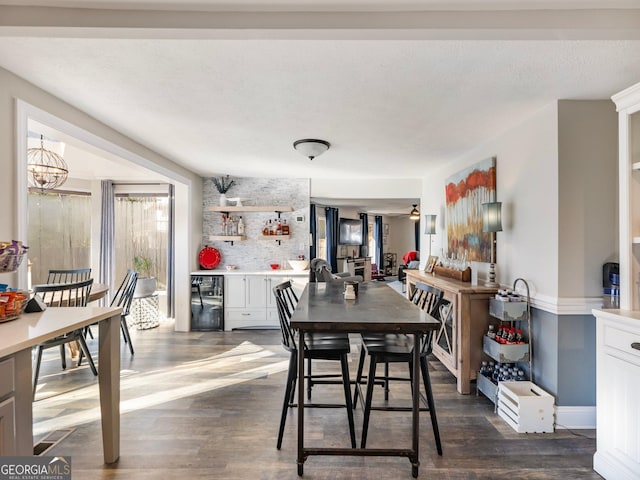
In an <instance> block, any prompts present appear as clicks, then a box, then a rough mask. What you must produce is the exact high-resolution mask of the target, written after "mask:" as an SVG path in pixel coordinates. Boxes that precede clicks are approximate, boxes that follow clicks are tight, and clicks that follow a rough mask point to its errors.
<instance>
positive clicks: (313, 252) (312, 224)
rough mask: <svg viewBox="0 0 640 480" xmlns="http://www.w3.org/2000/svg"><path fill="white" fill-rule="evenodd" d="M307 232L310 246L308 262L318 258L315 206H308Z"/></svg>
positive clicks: (313, 204)
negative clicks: (309, 237)
mask: <svg viewBox="0 0 640 480" xmlns="http://www.w3.org/2000/svg"><path fill="white" fill-rule="evenodd" d="M309 227H310V228H309V230H310V232H309V233H311V245H309V261H311V260H313V259H314V258H316V257H317V256H318V250H317V248H318V247H316V245H317V244H318V225H317V224H316V204H315V203H312V204H311V205H310V206H309Z"/></svg>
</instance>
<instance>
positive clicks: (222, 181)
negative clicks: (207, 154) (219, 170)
mask: <svg viewBox="0 0 640 480" xmlns="http://www.w3.org/2000/svg"><path fill="white" fill-rule="evenodd" d="M211 181H212V182H213V185H214V186H215V187H216V189H217V190H218V193H219V194H220V206H221V207H225V206H226V205H227V192H228V191H229V189H230V188H231V187H233V186H234V185H235V184H236V182H234V181H233V180H230V179H229V175H227V176H226V177H220V178H216V177H212V178H211Z"/></svg>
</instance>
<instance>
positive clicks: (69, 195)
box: [27, 190, 91, 288]
mask: <svg viewBox="0 0 640 480" xmlns="http://www.w3.org/2000/svg"><path fill="white" fill-rule="evenodd" d="M28 209H29V214H28V215H29V217H28V234H27V236H28V240H27V245H29V255H28V259H29V264H30V269H29V270H30V283H29V288H31V285H38V284H41V283H46V281H47V274H48V273H49V270H51V269H75V268H89V267H90V266H91V195H89V194H85V193H80V192H46V193H41V192H40V191H39V190H34V191H30V192H29V198H28Z"/></svg>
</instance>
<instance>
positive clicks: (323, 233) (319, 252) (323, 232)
mask: <svg viewBox="0 0 640 480" xmlns="http://www.w3.org/2000/svg"><path fill="white" fill-rule="evenodd" d="M316 241H317V242H318V248H317V249H316V256H317V257H318V258H322V259H323V260H326V259H327V219H326V217H325V216H324V215H320V216H318V217H317V229H316Z"/></svg>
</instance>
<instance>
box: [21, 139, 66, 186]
mask: <svg viewBox="0 0 640 480" xmlns="http://www.w3.org/2000/svg"><path fill="white" fill-rule="evenodd" d="M27 171H28V172H29V183H30V184H31V185H32V186H34V187H37V188H39V189H40V190H52V189H54V188H57V187H59V186H61V185H62V184H63V183H64V182H66V181H67V176H68V175H69V168H68V167H67V163H66V162H65V161H64V159H63V158H62V157H61V156H60V155H58V154H57V153H55V152H52V151H51V150H47V149H46V148H44V136H43V135H40V146H39V147H34V148H29V149H28V150H27Z"/></svg>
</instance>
